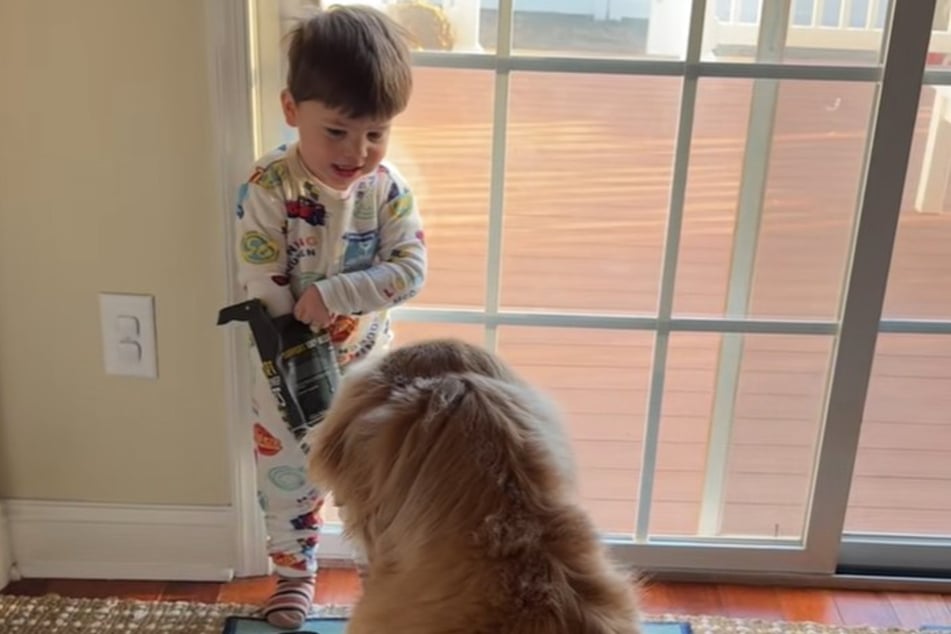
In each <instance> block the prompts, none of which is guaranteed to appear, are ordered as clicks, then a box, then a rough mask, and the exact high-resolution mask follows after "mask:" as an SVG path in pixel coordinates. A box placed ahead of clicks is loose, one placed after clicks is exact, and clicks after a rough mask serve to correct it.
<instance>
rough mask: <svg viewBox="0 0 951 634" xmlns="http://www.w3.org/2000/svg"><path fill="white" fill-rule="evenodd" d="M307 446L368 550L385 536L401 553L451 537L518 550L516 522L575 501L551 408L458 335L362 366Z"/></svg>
mask: <svg viewBox="0 0 951 634" xmlns="http://www.w3.org/2000/svg"><path fill="white" fill-rule="evenodd" d="M310 444H311V453H310V475H311V477H312V478H313V479H314V481H316V482H317V483H319V484H321V485H322V486H324V487H325V488H327V489H330V490H331V491H333V494H334V496H335V498H337V500H338V501H339V503H341V504H342V505H343V506H344V507H345V510H346V513H345V514H344V517H345V524H346V528H347V531H348V532H349V533H350V534H351V536H353V537H355V538H356V539H358V540H359V541H361V542H362V545H363V546H364V547H365V548H366V549H367V551H368V554H370V555H371V557H372V556H373V554H374V553H373V551H374V550H376V549H375V546H377V545H379V542H380V541H381V540H383V539H384V536H385V534H393V535H398V536H399V540H400V542H401V543H400V548H401V549H402V550H404V551H406V550H407V549H412V548H413V546H414V544H412V543H411V542H412V541H413V540H414V539H416V538H417V536H418V538H419V539H426V538H435V537H436V535H439V534H441V535H445V534H447V532H454V533H455V534H462V535H470V536H475V537H476V538H477V539H479V538H480V535H481V539H485V540H489V541H491V542H493V543H497V544H498V545H499V547H504V548H510V547H517V544H518V543H524V542H523V540H526V539H530V538H531V535H530V534H522V533H520V531H525V530H528V531H529V532H531V529H530V528H529V527H527V526H521V527H520V526H519V524H520V522H519V518H525V517H531V518H533V522H534V518H536V517H537V515H538V512H539V509H544V508H549V507H551V506H552V505H553V503H556V502H557V501H560V500H565V499H568V498H572V499H573V496H574V478H573V467H572V463H571V458H570V455H571V454H570V449H569V445H568V442H567V439H566V437H565V435H564V433H563V431H562V429H561V424H560V421H559V417H558V416H557V414H556V412H555V410H554V408H553V407H551V405H550V404H549V402H548V401H547V400H546V399H544V398H543V397H542V396H541V395H540V394H538V393H537V392H535V391H534V390H533V389H531V388H530V387H529V386H528V385H527V384H526V383H525V382H524V381H522V380H521V379H520V378H519V377H518V376H516V375H515V373H514V372H513V371H512V370H511V369H510V368H508V367H507V366H506V365H505V364H504V363H502V362H501V361H500V360H499V358H498V357H496V356H495V355H492V354H490V353H488V352H487V351H485V350H483V349H481V348H479V347H477V346H473V345H469V344H466V343H463V342H461V341H456V340H431V341H425V342H423V343H418V344H414V345H409V346H406V347H403V348H399V349H396V350H394V351H392V352H390V353H388V354H386V355H385V356H382V357H380V358H377V359H374V360H371V361H367V362H364V363H363V364H362V365H359V366H355V367H354V368H353V369H352V370H350V371H349V372H348V374H347V375H346V378H345V379H344V381H343V384H342V386H341V390H340V392H339V393H338V395H337V396H336V398H335V399H334V403H333V405H332V406H331V408H330V411H329V412H328V413H327V416H326V418H325V419H324V421H323V422H321V423H320V424H319V425H318V426H317V428H316V429H315V430H314V432H313V433H312V435H311V437H310ZM493 518H494V520H493ZM474 524H476V525H474ZM493 531H495V532H498V531H503V532H504V533H505V534H493ZM394 539H396V537H394ZM417 545H418V546H419V547H423V544H417ZM503 545H504V546H503Z"/></svg>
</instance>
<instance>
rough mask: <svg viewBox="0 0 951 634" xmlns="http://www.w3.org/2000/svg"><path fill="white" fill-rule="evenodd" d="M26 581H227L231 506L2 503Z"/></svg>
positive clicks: (231, 537) (231, 539) (231, 568)
mask: <svg viewBox="0 0 951 634" xmlns="http://www.w3.org/2000/svg"><path fill="white" fill-rule="evenodd" d="M4 504H5V506H6V512H7V520H8V526H9V529H10V531H9V532H10V544H11V547H12V560H13V564H14V565H15V566H16V570H17V572H18V573H19V574H20V575H21V576H22V577H24V578H38V577H41V578H70V579H77V578H78V579H148V580H174V581H230V580H231V579H232V578H233V577H234V562H235V560H236V558H235V552H234V551H235V539H234V535H235V528H234V527H235V519H234V513H233V511H232V509H231V508H230V507H217V506H162V505H120V504H85V503H73V502H43V501H28V500H9V501H6V502H4Z"/></svg>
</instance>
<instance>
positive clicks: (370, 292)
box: [315, 184, 426, 315]
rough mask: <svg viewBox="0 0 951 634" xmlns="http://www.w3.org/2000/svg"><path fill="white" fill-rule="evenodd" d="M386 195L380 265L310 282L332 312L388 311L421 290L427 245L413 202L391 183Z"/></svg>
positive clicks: (381, 223)
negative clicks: (313, 282)
mask: <svg viewBox="0 0 951 634" xmlns="http://www.w3.org/2000/svg"><path fill="white" fill-rule="evenodd" d="M390 192H391V193H390V194H389V195H388V196H387V198H388V200H387V201H386V203H384V205H383V207H382V208H381V209H380V210H379V218H380V224H379V226H380V243H379V247H378V253H379V254H380V255H381V256H382V262H380V263H378V264H375V265H374V266H371V267H370V268H368V269H364V270H361V271H350V272H347V273H341V274H338V275H333V276H331V277H329V278H327V279H323V280H320V281H318V282H316V283H315V284H316V286H317V290H319V291H320V294H321V297H322V298H323V300H324V303H325V304H326V305H327V308H328V309H329V310H330V312H331V313H334V314H338V315H357V314H363V313H369V312H373V311H377V310H382V309H384V308H391V307H393V306H396V305H397V304H401V303H403V302H405V301H406V300H408V299H410V298H411V297H413V296H414V295H416V294H418V293H419V291H420V289H422V287H423V283H424V282H425V279H426V243H425V239H424V236H423V223H422V219H421V217H420V214H419V209H418V208H417V206H416V200H415V198H414V197H413V193H412V192H411V191H410V190H409V189H408V188H406V187H405V186H403V187H400V186H397V185H395V184H394V186H393V187H392V188H391V190H390Z"/></svg>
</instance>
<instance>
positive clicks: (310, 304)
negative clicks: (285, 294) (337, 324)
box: [294, 285, 333, 328]
mask: <svg viewBox="0 0 951 634" xmlns="http://www.w3.org/2000/svg"><path fill="white" fill-rule="evenodd" d="M294 317H295V318H296V319H297V320H298V321H302V322H304V323H305V324H307V325H309V326H317V327H319V328H326V327H327V326H329V325H330V323H331V322H332V321H333V315H331V314H330V311H329V310H328V309H327V304H325V303H324V298H323V297H322V296H321V294H320V291H318V290H317V287H316V286H314V285H310V286H308V287H307V290H306V291H304V293H303V295H301V296H300V299H298V300H297V304H296V305H295V306H294Z"/></svg>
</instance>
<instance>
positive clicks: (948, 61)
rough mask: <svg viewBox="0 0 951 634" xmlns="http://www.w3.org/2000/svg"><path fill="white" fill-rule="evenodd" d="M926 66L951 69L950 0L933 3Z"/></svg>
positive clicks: (939, 0)
mask: <svg viewBox="0 0 951 634" xmlns="http://www.w3.org/2000/svg"><path fill="white" fill-rule="evenodd" d="M928 66H930V67H932V68H949V69H951V0H938V1H937V3H936V4H935V12H934V24H933V25H932V31H931V46H930V47H929V48H928Z"/></svg>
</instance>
